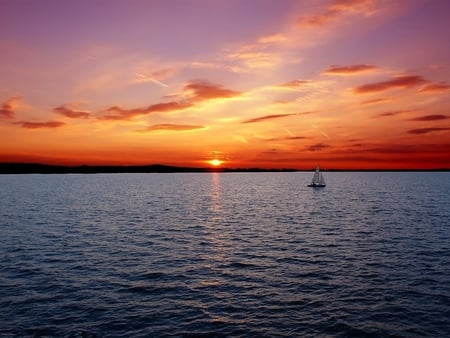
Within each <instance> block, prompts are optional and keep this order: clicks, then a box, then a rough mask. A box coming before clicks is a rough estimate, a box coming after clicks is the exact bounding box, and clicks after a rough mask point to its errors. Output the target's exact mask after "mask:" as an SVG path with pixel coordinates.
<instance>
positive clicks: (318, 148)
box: [305, 143, 330, 151]
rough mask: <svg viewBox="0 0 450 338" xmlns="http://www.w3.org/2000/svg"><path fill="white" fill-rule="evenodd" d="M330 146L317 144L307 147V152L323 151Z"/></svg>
mask: <svg viewBox="0 0 450 338" xmlns="http://www.w3.org/2000/svg"><path fill="white" fill-rule="evenodd" d="M329 147H330V145H328V144H325V143H316V144H313V145H310V146H307V147H305V150H307V151H321V150H323V149H326V148H329Z"/></svg>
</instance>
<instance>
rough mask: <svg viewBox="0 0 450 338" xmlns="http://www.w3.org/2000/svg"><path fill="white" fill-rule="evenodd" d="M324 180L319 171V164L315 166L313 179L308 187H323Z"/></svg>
mask: <svg viewBox="0 0 450 338" xmlns="http://www.w3.org/2000/svg"><path fill="white" fill-rule="evenodd" d="M325 186H326V184H325V180H324V179H323V175H322V173H321V172H320V168H319V166H317V167H316V171H315V172H314V176H313V179H312V181H311V184H308V187H312V188H323V187H325Z"/></svg>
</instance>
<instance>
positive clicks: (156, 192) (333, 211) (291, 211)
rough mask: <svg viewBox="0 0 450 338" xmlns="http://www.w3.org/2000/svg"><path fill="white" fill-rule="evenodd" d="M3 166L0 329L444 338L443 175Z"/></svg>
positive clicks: (449, 203)
mask: <svg viewBox="0 0 450 338" xmlns="http://www.w3.org/2000/svg"><path fill="white" fill-rule="evenodd" d="M324 175H325V179H326V181H327V184H328V185H327V187H326V188H324V189H312V188H308V187H307V186H306V185H307V184H308V183H309V182H310V180H311V178H312V172H311V173H304V172H299V173H210V174H209V173H199V174H112V175H108V174H105V175H103V174H99V175H0V309H1V310H0V336H1V337H23V336H25V337H60V336H64V337H124V336H132V337H161V336H162V337H165V336H168V337H198V336H201V337H308V336H340V337H348V336H366V337H371V336H373V337H381V336H383V337H385V336H395V337H449V336H450V197H449V195H450V173H448V172H437V173H398V172H396V173H329V172H325V173H324Z"/></svg>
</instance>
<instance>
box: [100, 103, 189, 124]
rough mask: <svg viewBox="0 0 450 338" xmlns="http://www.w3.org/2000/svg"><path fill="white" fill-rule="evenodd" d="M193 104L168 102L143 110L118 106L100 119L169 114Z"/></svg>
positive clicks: (111, 108)
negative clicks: (160, 113)
mask: <svg viewBox="0 0 450 338" xmlns="http://www.w3.org/2000/svg"><path fill="white" fill-rule="evenodd" d="M192 106H193V104H192V103H190V102H188V101H184V102H183V101H182V102H177V101H170V102H162V103H156V104H152V105H150V106H148V107H145V108H134V109H124V108H122V107H119V106H113V107H110V108H108V109H107V110H106V111H107V114H106V115H104V116H103V117H102V119H105V120H129V119H131V118H133V117H135V116H139V115H147V114H151V113H155V112H170V111H177V110H183V109H186V108H189V107H192Z"/></svg>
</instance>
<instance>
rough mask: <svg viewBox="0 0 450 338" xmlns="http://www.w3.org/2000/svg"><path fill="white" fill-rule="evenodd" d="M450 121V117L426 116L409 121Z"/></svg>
mask: <svg viewBox="0 0 450 338" xmlns="http://www.w3.org/2000/svg"><path fill="white" fill-rule="evenodd" d="M448 119H450V116H448V115H440V114H435V115H425V116H419V117H415V118H413V119H409V121H439V120H448Z"/></svg>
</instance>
